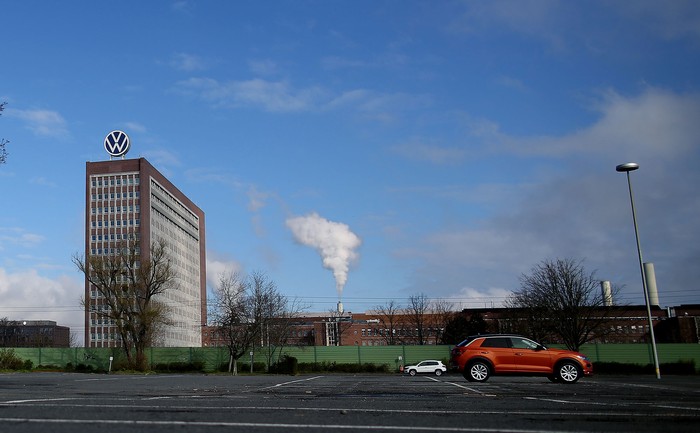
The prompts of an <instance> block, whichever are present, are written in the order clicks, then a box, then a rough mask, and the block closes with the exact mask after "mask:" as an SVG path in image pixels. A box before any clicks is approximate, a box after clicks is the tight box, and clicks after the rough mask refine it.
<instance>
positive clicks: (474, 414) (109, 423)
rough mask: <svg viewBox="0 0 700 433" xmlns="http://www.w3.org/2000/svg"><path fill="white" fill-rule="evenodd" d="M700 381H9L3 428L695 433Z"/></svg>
mask: <svg viewBox="0 0 700 433" xmlns="http://www.w3.org/2000/svg"><path fill="white" fill-rule="evenodd" d="M698 385H700V378H698V377H687V376H667V377H662V378H661V380H658V379H656V378H655V377H653V376H650V377H646V376H644V377H642V376H614V377H613V376H596V377H592V378H586V379H582V380H581V381H580V382H579V383H577V384H575V385H563V384H554V383H550V382H549V381H548V380H547V379H544V378H507V377H493V378H491V379H489V381H488V382H486V383H477V384H475V383H469V382H467V381H465V380H464V379H463V378H462V377H461V376H460V375H454V374H447V375H443V376H441V377H435V376H415V377H410V376H407V375H399V374H396V375H381V374H363V375H336V374H332V375H327V374H319V375H301V376H267V375H260V376H227V375H116V374H115V375H90V374H63V373H29V374H27V373H18V374H0V431H2V432H3V433H14V432H37V433H39V432H41V433H45V432H57V433H60V432H71V433H73V432H77V431H80V432H81V433H82V432H102V433H104V432H166V431H183V432H214V431H227V432H231V431H240V432H295V431H304V432H331V431H343V432H372V431H409V432H410V431H417V432H421V431H425V432H475V431H481V432H518V433H524V432H598V431H606V432H660V431H665V432H697V431H700V386H698Z"/></svg>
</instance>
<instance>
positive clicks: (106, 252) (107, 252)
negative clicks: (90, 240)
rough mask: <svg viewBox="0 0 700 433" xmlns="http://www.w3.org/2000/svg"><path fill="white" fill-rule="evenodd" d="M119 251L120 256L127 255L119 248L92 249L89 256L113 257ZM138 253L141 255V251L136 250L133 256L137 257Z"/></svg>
mask: <svg viewBox="0 0 700 433" xmlns="http://www.w3.org/2000/svg"><path fill="white" fill-rule="evenodd" d="M120 250H121V253H122V254H127V253H125V252H124V251H123V249H120V248H92V249H91V250H90V254H91V255H93V256H101V255H105V256H113V255H115V254H118V253H120ZM140 253H141V251H140V250H139V249H138V248H137V249H136V251H135V254H136V255H138V254H140Z"/></svg>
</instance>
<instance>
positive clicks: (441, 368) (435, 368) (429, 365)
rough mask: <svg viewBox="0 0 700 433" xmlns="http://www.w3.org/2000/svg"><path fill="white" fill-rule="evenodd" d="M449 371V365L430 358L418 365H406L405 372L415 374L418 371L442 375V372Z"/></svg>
mask: <svg viewBox="0 0 700 433" xmlns="http://www.w3.org/2000/svg"><path fill="white" fill-rule="evenodd" d="M446 371H447V367H445V364H443V363H442V362H441V361H435V360H433V359H428V360H425V361H421V362H419V363H418V364H416V365H407V366H406V367H404V369H403V372H404V373H406V374H410V375H411V376H415V375H416V374H418V373H428V374H435V375H436V376H441V375H442V373H444V372H446Z"/></svg>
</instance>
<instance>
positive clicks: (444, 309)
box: [429, 299, 455, 344]
mask: <svg viewBox="0 0 700 433" xmlns="http://www.w3.org/2000/svg"><path fill="white" fill-rule="evenodd" d="M429 317H430V318H431V320H430V328H431V329H432V330H433V332H432V337H433V339H434V340H435V341H434V342H435V344H440V343H441V342H442V335H443V333H444V332H445V328H446V327H447V324H448V323H450V321H451V320H452V319H453V318H454V317H455V312H454V304H453V303H452V302H449V301H447V300H445V299H435V300H433V301H432V302H431V303H430V306H429Z"/></svg>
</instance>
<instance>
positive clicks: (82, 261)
mask: <svg viewBox="0 0 700 433" xmlns="http://www.w3.org/2000/svg"><path fill="white" fill-rule="evenodd" d="M73 263H74V264H75V266H76V267H77V268H78V270H80V271H81V272H82V273H83V274H84V275H85V278H86V279H87V281H88V282H89V283H90V287H91V290H94V291H96V292H97V296H96V297H95V298H92V297H91V298H90V299H83V300H82V301H81V303H82V305H83V306H84V307H85V308H86V309H89V311H90V312H94V313H95V314H96V315H97V316H98V317H100V318H102V319H103V320H106V321H107V323H112V324H113V326H114V327H115V330H116V333H117V335H118V336H119V340H120V342H121V347H122V349H123V350H124V354H125V356H126V360H127V364H128V366H129V368H134V369H139V370H144V369H146V367H147V365H146V355H145V352H146V348H148V347H150V346H151V344H152V343H153V339H154V336H155V335H157V332H158V330H159V329H160V328H161V327H162V326H163V325H168V324H170V321H169V318H168V309H167V307H166V306H165V305H164V304H163V303H162V302H159V301H158V298H157V297H158V296H159V295H162V294H164V293H165V292H166V291H168V290H170V289H171V288H173V287H174V286H175V284H176V282H175V273H174V270H173V268H172V266H171V262H170V257H169V254H168V251H167V245H166V243H165V241H163V240H160V241H158V242H154V243H153V244H152V245H151V247H150V250H149V251H148V253H147V255H145V257H144V256H142V255H141V248H140V243H139V242H138V240H131V241H130V242H128V243H122V244H120V245H119V246H118V247H117V248H114V249H113V251H112V252H111V253H110V254H108V255H100V256H97V255H96V256H88V257H87V258H85V257H82V256H80V255H74V256H73Z"/></svg>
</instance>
